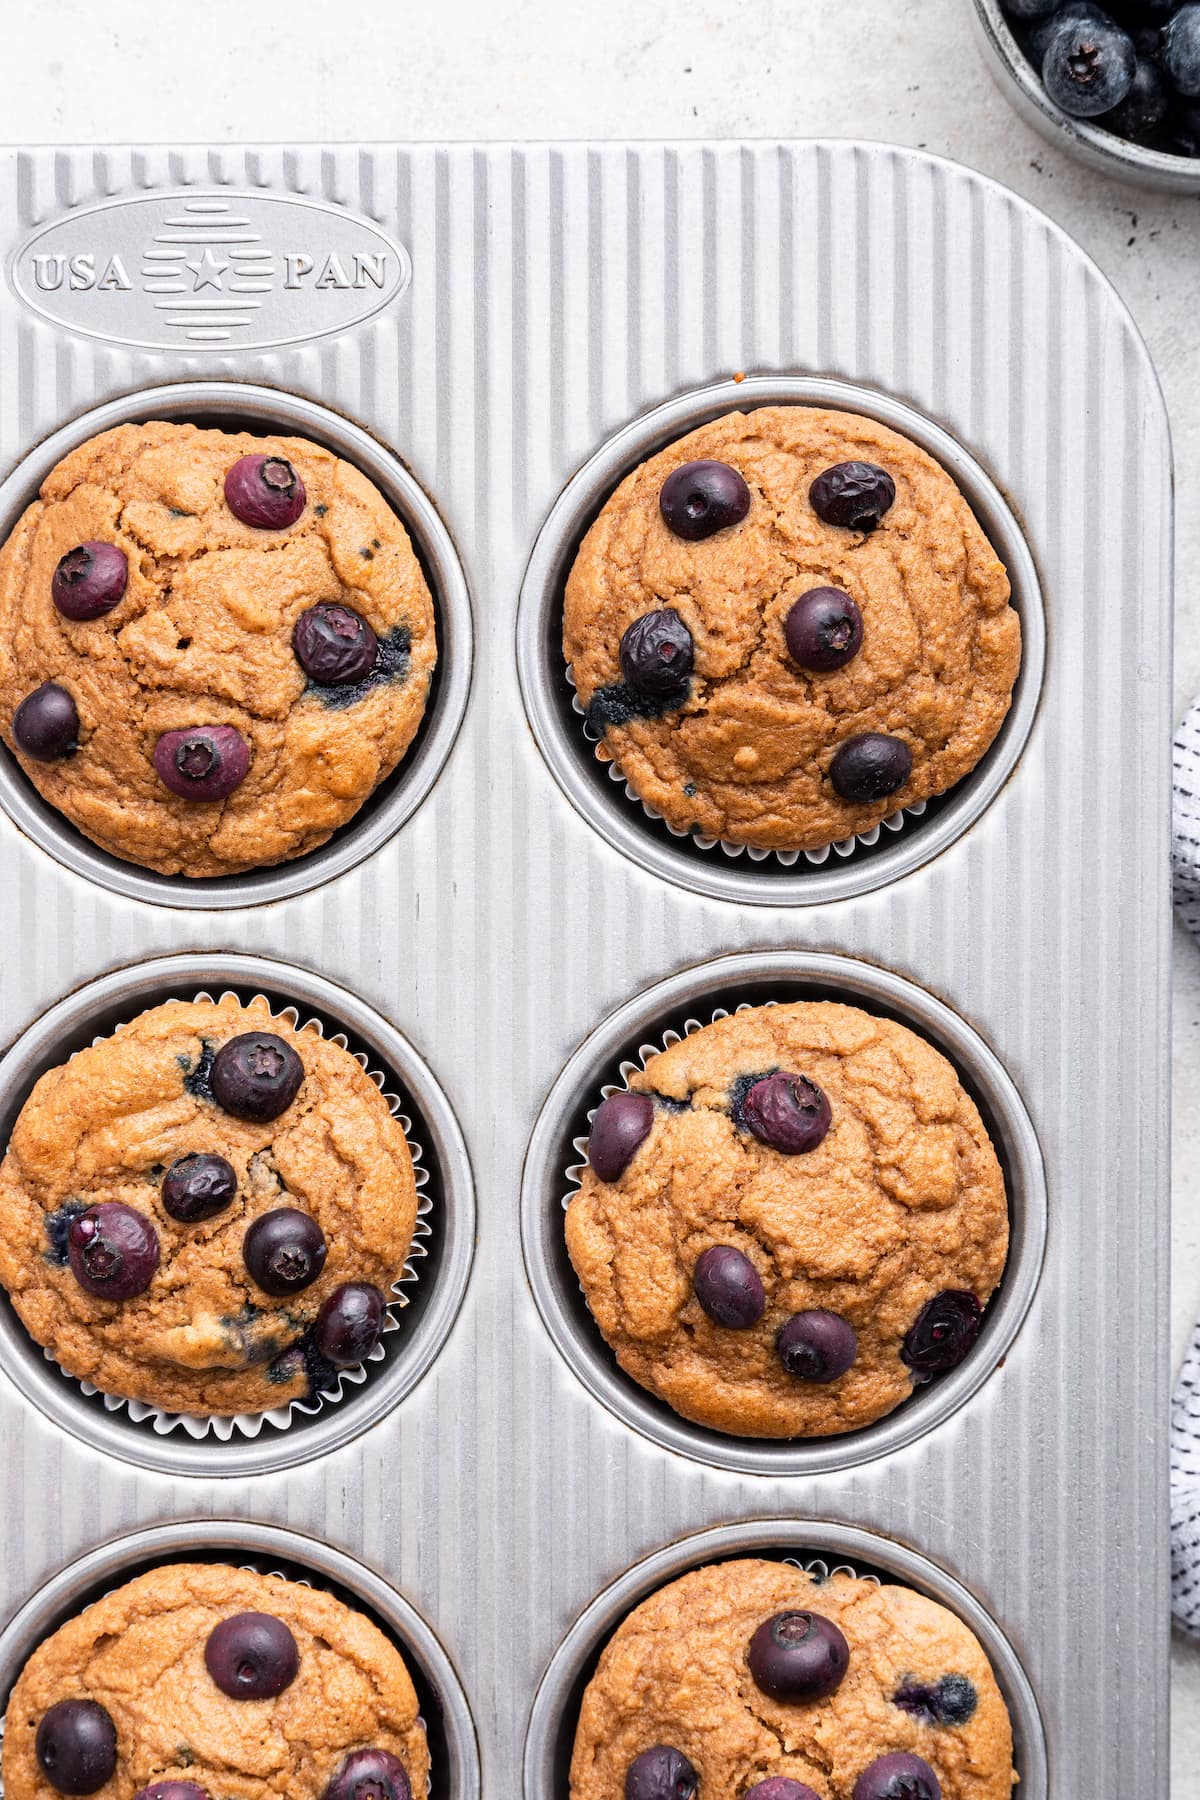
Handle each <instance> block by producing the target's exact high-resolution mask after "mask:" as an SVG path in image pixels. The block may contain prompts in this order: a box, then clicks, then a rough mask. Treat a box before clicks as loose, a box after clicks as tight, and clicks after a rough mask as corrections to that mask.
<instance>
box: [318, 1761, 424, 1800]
mask: <svg viewBox="0 0 1200 1800" xmlns="http://www.w3.org/2000/svg"><path fill="white" fill-rule="evenodd" d="M322 1800H412V1785H411V1783H410V1782H409V1779H408V1774H407V1772H406V1770H405V1767H404V1764H403V1763H402V1762H401V1761H400V1758H399V1757H398V1756H393V1755H392V1753H391V1751H390V1750H352V1751H351V1752H350V1755H349V1756H348V1757H347V1758H346V1760H345V1762H344V1763H343V1764H342V1766H341V1768H340V1769H339V1770H338V1772H337V1774H336V1775H335V1776H334V1777H333V1780H332V1781H331V1782H330V1783H329V1786H328V1787H327V1788H326V1789H325V1792H324V1795H323V1796H322Z"/></svg>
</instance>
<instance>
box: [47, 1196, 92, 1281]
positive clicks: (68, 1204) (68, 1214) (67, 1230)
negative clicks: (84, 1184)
mask: <svg viewBox="0 0 1200 1800" xmlns="http://www.w3.org/2000/svg"><path fill="white" fill-rule="evenodd" d="M86 1211H87V1206H86V1204H85V1203H84V1202H83V1201H82V1200H64V1201H63V1203H62V1205H61V1206H60V1207H59V1209H58V1211H57V1212H52V1213H47V1214H46V1221H45V1223H46V1242H47V1244H48V1245H49V1249H48V1250H45V1251H44V1252H43V1255H44V1256H45V1258H46V1261H47V1262H48V1263H51V1264H52V1265H53V1266H54V1268H56V1269H65V1268H66V1266H67V1262H68V1254H67V1245H68V1239H69V1238H70V1235H71V1226H72V1224H73V1223H74V1221H75V1220H76V1219H78V1218H79V1217H80V1216H81V1214H83V1213H85V1212H86Z"/></svg>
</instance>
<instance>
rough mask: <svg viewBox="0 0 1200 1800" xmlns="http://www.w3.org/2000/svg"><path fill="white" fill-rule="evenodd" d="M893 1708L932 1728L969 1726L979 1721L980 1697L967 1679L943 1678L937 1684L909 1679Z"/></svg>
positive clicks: (964, 1677) (903, 1684) (901, 1687)
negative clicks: (977, 1719) (972, 1722)
mask: <svg viewBox="0 0 1200 1800" xmlns="http://www.w3.org/2000/svg"><path fill="white" fill-rule="evenodd" d="M892 1705H893V1706H898V1707H899V1708H900V1711H901V1712H906V1713H911V1714H912V1716H913V1718H915V1719H923V1720H924V1721H925V1722H926V1723H927V1724H930V1725H967V1724H969V1723H970V1721H971V1720H972V1719H973V1718H974V1717H975V1710H976V1708H977V1707H978V1705H979V1695H978V1693H977V1692H976V1689H975V1684H974V1682H973V1681H968V1679H967V1677H966V1676H965V1675H943V1676H942V1678H941V1680H940V1681H936V1682H923V1681H915V1680H914V1679H913V1678H912V1676H908V1677H906V1678H905V1680H904V1681H902V1682H901V1684H900V1686H899V1687H898V1688H897V1689H896V1692H895V1693H894V1694H893V1695H892Z"/></svg>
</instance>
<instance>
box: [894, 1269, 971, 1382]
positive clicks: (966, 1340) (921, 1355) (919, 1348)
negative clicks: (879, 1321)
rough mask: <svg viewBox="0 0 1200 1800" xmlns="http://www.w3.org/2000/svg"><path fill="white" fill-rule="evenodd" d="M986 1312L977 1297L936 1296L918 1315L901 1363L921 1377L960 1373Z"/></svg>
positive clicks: (952, 1293)
mask: <svg viewBox="0 0 1200 1800" xmlns="http://www.w3.org/2000/svg"><path fill="white" fill-rule="evenodd" d="M982 1319H983V1308H982V1307H981V1306H980V1304H979V1302H978V1300H977V1299H976V1298H975V1296H974V1294H966V1293H962V1292H960V1291H958V1290H957V1289H953V1288H951V1289H948V1290H947V1291H946V1292H945V1293H943V1294H936V1295H935V1296H934V1298H933V1299H932V1300H930V1301H928V1302H927V1303H926V1304H925V1305H924V1306H923V1307H922V1308H921V1310H920V1312H919V1313H918V1314H917V1318H916V1323H915V1324H914V1325H913V1326H912V1328H911V1330H910V1331H909V1333H908V1336H907V1337H906V1338H905V1340H904V1343H903V1345H902V1347H901V1350H900V1360H901V1362H904V1363H907V1365H908V1367H909V1368H910V1369H912V1370H913V1371H914V1372H915V1373H916V1374H918V1375H944V1374H946V1372H947V1371H948V1370H949V1369H956V1368H957V1367H958V1365H959V1363H960V1362H961V1361H962V1360H963V1358H964V1356H966V1354H967V1352H968V1351H969V1350H971V1349H972V1348H973V1346H974V1344H975V1340H976V1338H977V1337H978V1336H979V1327H980V1323H981V1321H982Z"/></svg>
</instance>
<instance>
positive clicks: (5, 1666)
mask: <svg viewBox="0 0 1200 1800" xmlns="http://www.w3.org/2000/svg"><path fill="white" fill-rule="evenodd" d="M184 1562H216V1563H223V1562H227V1563H230V1564H232V1565H233V1566H234V1567H236V1568H246V1567H250V1568H254V1569H257V1570H258V1571H259V1573H260V1574H264V1575H282V1576H284V1577H285V1578H286V1579H287V1580H288V1581H298V1582H303V1583H306V1584H307V1585H309V1586H311V1587H315V1588H321V1589H323V1590H324V1591H325V1592H326V1593H328V1594H332V1595H333V1597H334V1599H335V1600H341V1601H342V1602H343V1604H344V1605H346V1606H349V1607H352V1608H353V1609H354V1610H355V1611H356V1612H361V1613H364V1614H365V1615H366V1616H367V1617H368V1618H369V1619H370V1620H371V1621H372V1623H373V1624H375V1625H377V1626H378V1627H379V1629H380V1630H381V1631H382V1632H383V1634H384V1636H385V1637H388V1638H390V1639H391V1640H392V1642H393V1643H394V1644H395V1645H396V1647H397V1649H398V1650H399V1651H400V1653H401V1654H402V1656H403V1657H404V1661H405V1664H406V1666H407V1668H408V1672H409V1674H410V1675H411V1676H412V1681H413V1686H414V1687H415V1688H416V1690H417V1699H418V1702H419V1704H420V1708H421V1717H422V1719H423V1720H424V1721H425V1729H426V1733H427V1735H428V1739H429V1755H430V1761H431V1763H432V1768H431V1771H430V1791H431V1792H432V1793H434V1794H444V1795H445V1796H446V1797H447V1800H479V1794H480V1785H479V1745H478V1740H477V1738H476V1734H475V1725H474V1721H473V1719H472V1717H471V1708H470V1704H469V1702H468V1700H467V1697H466V1694H465V1693H464V1692H463V1688H462V1683H461V1682H460V1681H459V1678H458V1675H457V1673H456V1671H455V1668H454V1665H453V1663H452V1662H451V1661H450V1658H449V1657H448V1656H447V1654H446V1652H445V1650H444V1649H443V1647H442V1645H441V1643H440V1642H439V1640H438V1638H437V1636H436V1634H435V1633H434V1632H433V1631H432V1630H431V1628H430V1626H429V1625H428V1624H427V1623H426V1622H425V1620H424V1618H422V1616H421V1614H420V1613H419V1612H418V1611H417V1609H416V1607H414V1606H413V1605H412V1604H411V1602H410V1601H408V1600H406V1599H405V1598H404V1596H403V1595H402V1594H398V1593H397V1592H396V1591H395V1589H394V1588H392V1587H391V1586H390V1585H389V1584H388V1582H387V1581H386V1580H385V1579H384V1577H383V1576H381V1575H379V1574H377V1573H376V1571H375V1570H373V1569H368V1568H365V1567H364V1566H363V1565H362V1564H361V1563H359V1562H356V1561H355V1560H354V1558H353V1557H350V1556H347V1555H345V1553H344V1552H342V1551H339V1550H331V1549H330V1548H329V1546H328V1545H327V1544H322V1543H319V1542H317V1541H316V1540H315V1539H313V1538H308V1537H302V1536H301V1535H300V1534H299V1533H298V1532H294V1531H283V1530H280V1529H279V1528H278V1527H277V1526H269V1525H253V1524H248V1523H244V1522H242V1521H241V1520H233V1519H228V1520H227V1519H209V1518H196V1519H189V1520H184V1521H180V1522H178V1523H175V1524H171V1525H158V1526H152V1527H150V1528H149V1529H147V1530H144V1531H137V1532H134V1533H132V1534H131V1535H130V1536H128V1537H119V1538H116V1539H114V1540H113V1541H112V1542H110V1543H106V1544H102V1545H100V1546H98V1547H97V1548H96V1549H94V1550H90V1551H89V1552H88V1554H87V1555H86V1556H82V1557H80V1558H79V1559H78V1560H77V1561H75V1562H72V1563H70V1564H68V1566H67V1567H66V1568H64V1569H60V1570H59V1571H58V1572H57V1574H55V1575H53V1576H52V1577H51V1578H50V1580H48V1581H47V1582H46V1583H45V1585H44V1586H43V1587H41V1588H39V1590H38V1592H37V1593H36V1594H34V1595H33V1596H32V1597H31V1598H30V1600H29V1601H28V1602H27V1603H26V1604H25V1605H24V1606H23V1607H22V1608H21V1610H20V1611H19V1612H18V1613H16V1614H15V1615H14V1617H13V1618H11V1619H10V1620H9V1621H8V1624H7V1625H6V1626H5V1628H4V1630H3V1631H2V1632H0V1691H3V1692H4V1693H6V1694H7V1693H8V1691H9V1689H10V1688H11V1687H12V1685H13V1683H14V1681H15V1680H16V1679H17V1676H18V1675H19V1674H20V1673H21V1670H22V1668H23V1667H24V1666H25V1663H26V1662H27V1661H28V1660H29V1657H30V1656H31V1655H32V1654H33V1652H34V1651H35V1650H36V1649H37V1647H38V1645H39V1644H40V1643H42V1642H43V1641H44V1640H45V1639H46V1638H47V1637H49V1636H50V1635H51V1634H52V1633H53V1632H55V1631H57V1630H58V1628H59V1626H60V1625H62V1624H64V1623H65V1622H66V1620H67V1619H69V1618H72V1617H74V1615H75V1614H77V1613H79V1612H82V1611H83V1610H84V1608H85V1607H88V1606H90V1605H92V1604H93V1602H94V1601H96V1600H99V1599H101V1598H102V1597H103V1596H104V1595H105V1594H108V1593H111V1592H112V1590H113V1589H114V1588H117V1587H122V1586H124V1584H125V1583H126V1582H127V1581H133V1580H134V1579H135V1578H136V1577H137V1576H139V1575H145V1574H148V1573H149V1572H150V1571H151V1570H152V1569H156V1568H161V1567H163V1566H164V1565H165V1564H167V1563H184ZM0 1800H3V1790H2V1789H0Z"/></svg>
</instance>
